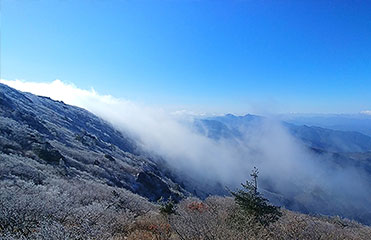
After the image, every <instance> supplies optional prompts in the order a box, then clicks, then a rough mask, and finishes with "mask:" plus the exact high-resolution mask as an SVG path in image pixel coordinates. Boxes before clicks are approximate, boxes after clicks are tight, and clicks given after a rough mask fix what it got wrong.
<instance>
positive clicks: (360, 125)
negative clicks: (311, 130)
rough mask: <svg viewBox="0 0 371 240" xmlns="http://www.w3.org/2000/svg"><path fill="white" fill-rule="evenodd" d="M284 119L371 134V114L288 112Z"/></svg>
mask: <svg viewBox="0 0 371 240" xmlns="http://www.w3.org/2000/svg"><path fill="white" fill-rule="evenodd" d="M279 118H280V119H281V120H282V121H285V122H288V123H292V124H295V125H308V126H318V127H323V128H328V129H332V130H340V131H353V132H354V131H355V132H360V133H362V134H365V135H368V136H371V115H370V114H362V113H360V114H286V115H280V116H279Z"/></svg>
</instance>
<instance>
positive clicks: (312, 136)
mask: <svg viewBox="0 0 371 240" xmlns="http://www.w3.org/2000/svg"><path fill="white" fill-rule="evenodd" d="M263 119H264V117H261V116H256V115H251V114H247V115H245V116H235V115H232V114H227V115H225V116H218V117H210V118H205V119H197V120H196V121H195V127H196V129H197V130H198V131H199V132H200V133H202V134H204V135H207V136H208V137H210V138H213V139H220V138H241V137H242V136H243V135H244V134H245V132H246V131H248V129H249V128H250V127H251V126H258V125H259V124H260V123H261V122H262V121H263ZM282 124H283V125H284V126H285V127H286V128H287V130H288V131H289V132H290V133H291V134H292V135H293V136H295V137H296V138H297V139H299V140H300V141H302V142H303V143H305V144H306V145H307V146H309V147H312V148H317V149H322V150H324V151H328V152H344V153H345V152H368V151H371V137H370V136H367V135H365V134H362V133H359V132H356V131H339V130H333V129H327V128H323V127H317V126H308V125H297V124H292V123H289V122H284V121H283V122H282Z"/></svg>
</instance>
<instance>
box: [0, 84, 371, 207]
mask: <svg viewBox="0 0 371 240" xmlns="http://www.w3.org/2000/svg"><path fill="white" fill-rule="evenodd" d="M0 82H2V83H5V84H7V85H9V86H11V87H14V88H16V89H18V90H21V91H26V92H31V93H33V94H37V95H42V96H48V97H51V98H52V99H54V100H61V101H64V102H65V103H67V104H71V105H75V106H79V107H82V108H85V109H87V110H89V111H91V112H92V113H94V114H96V115H98V116H99V117H101V118H102V119H104V120H106V121H107V122H109V123H111V124H112V125H113V126H114V127H116V128H117V129H118V130H120V131H122V132H124V133H125V134H129V135H130V136H131V137H132V138H134V139H136V140H137V142H138V145H139V146H141V148H142V149H144V150H145V151H146V152H148V153H149V154H153V155H158V156H161V157H162V158H163V159H165V160H166V161H167V162H168V164H169V165H171V166H172V167H174V168H176V169H178V170H180V171H181V172H183V173H185V174H189V175H191V176H192V177H194V178H198V179H202V181H214V182H220V183H221V184H222V185H223V186H228V187H230V188H236V187H238V186H239V183H241V182H244V181H245V180H246V179H249V178H250V176H249V175H250V172H251V170H252V168H253V166H256V167H258V168H259V172H260V182H261V186H262V187H263V188H266V189H268V190H270V191H273V192H276V193H279V194H282V195H284V196H285V197H291V198H295V199H296V200H298V201H301V202H302V203H303V204H307V205H308V206H310V207H312V208H314V209H316V208H318V206H315V205H316V204H317V205H318V204H328V205H334V206H335V205H336V206H338V207H340V208H342V209H343V208H346V209H353V208H356V209H366V210H367V211H370V206H371V202H370V200H369V199H370V196H371V191H370V188H369V183H368V182H367V181H366V180H365V178H364V177H363V175H364V173H363V172H360V170H356V169H354V168H347V169H341V168H336V167H334V165H332V164H331V161H329V160H328V159H326V158H327V156H319V155H315V154H314V153H313V152H311V151H310V150H309V149H307V148H306V147H305V146H304V145H303V144H302V143H301V142H299V141H298V140H297V139H295V138H294V137H292V136H291V135H290V134H289V133H288V132H287V130H286V129H285V128H284V127H283V126H282V125H281V124H280V122H279V121H278V120H275V119H273V118H267V119H266V120H264V121H263V122H262V123H260V124H259V125H258V126H255V125H252V126H251V127H249V128H248V129H244V131H243V132H244V137H243V140H236V139H233V140H231V139H220V140H217V141H216V140H213V139H210V138H207V137H206V136H203V135H201V134H199V133H198V132H196V130H195V129H194V128H193V123H192V121H193V117H192V116H189V115H187V116H184V115H179V114H172V113H169V112H166V111H164V110H163V109H161V108H153V107H148V106H143V105H141V104H137V103H135V102H132V101H128V100H123V99H117V98H114V97H112V96H108V95H106V96H103V95H99V94H98V93H97V92H95V91H94V90H93V89H92V90H84V89H79V88H77V87H76V86H74V85H72V84H66V83H63V82H62V81H60V80H55V81H53V82H51V83H33V82H23V81H18V80H15V81H7V80H1V81H0ZM329 201H331V202H329ZM312 205H313V206H312ZM321 207H322V206H320V207H319V208H321ZM331 208H335V207H332V206H330V207H326V209H331ZM326 211H330V210H326ZM344 211H345V210H344ZM346 211H347V210H346Z"/></svg>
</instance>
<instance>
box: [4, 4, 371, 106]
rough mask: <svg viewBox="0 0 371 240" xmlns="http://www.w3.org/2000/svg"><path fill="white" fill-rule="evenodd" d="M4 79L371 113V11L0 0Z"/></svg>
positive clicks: (184, 102) (131, 94)
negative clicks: (54, 81) (56, 82)
mask: <svg viewBox="0 0 371 240" xmlns="http://www.w3.org/2000/svg"><path fill="white" fill-rule="evenodd" d="M1 78H3V79H23V80H25V81H36V82H50V81H53V80H55V79H60V80H62V81H64V82H71V83H74V84H75V85H76V86H78V87H79V88H84V89H89V88H91V87H93V88H94V89H95V90H96V91H98V92H99V93H100V94H111V95H113V96H116V97H121V98H126V99H130V100H133V101H139V102H142V103H146V104H153V105H159V106H164V107H167V108H174V109H176V108H178V109H183V108H185V109H190V110H195V111H209V112H210V111H212V112H234V113H246V112H249V111H255V112H256V111H272V112H331V113H336V112H338V113H340V112H359V111H363V110H369V109H371V1H248V0H246V1H243V0H240V1H233V0H228V1H227V0H225V1H219V0H214V1H211V0H210V1H207V0H204V1H202V0H198V1H197V0H193V1H192V0H161V1H150V0H147V1H144V0H142V1H140V0H137V1H135V0H127V1H124V0H100V1H99V0H85V1H84V0H79V1H73V0H59V1H57V0H1Z"/></svg>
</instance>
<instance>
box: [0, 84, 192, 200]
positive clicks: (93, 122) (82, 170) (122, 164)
mask: <svg viewBox="0 0 371 240" xmlns="http://www.w3.org/2000/svg"><path fill="white" fill-rule="evenodd" d="M0 158H1V161H0V165H1V168H0V169H1V172H0V178H1V179H11V178H15V177H20V178H22V179H24V180H32V181H34V182H35V183H39V184H42V182H43V179H46V178H47V177H48V176H49V177H50V176H52V177H56V178H81V179H89V180H94V181H97V182H103V183H105V184H107V185H111V186H116V187H120V188H125V189H128V190H131V191H133V192H135V193H138V194H140V195H142V196H145V197H147V198H149V199H150V200H152V201H155V200H157V199H159V198H160V197H164V198H168V197H170V196H172V197H173V198H175V199H179V198H180V197H182V196H183V195H187V194H188V193H187V192H186V191H185V190H184V189H183V188H181V187H179V185H177V184H175V183H174V182H173V180H172V179H171V178H169V177H167V176H165V174H163V173H162V171H160V168H161V167H160V166H159V164H158V163H156V162H154V161H152V160H150V159H149V158H148V157H146V156H145V155H144V154H143V153H142V152H141V151H140V149H138V148H137V146H136V144H135V142H134V141H132V140H131V139H130V138H129V137H128V136H125V135H124V134H122V133H120V132H118V131H117V130H115V129H114V128H113V127H112V126H111V125H109V124H108V123H106V122H105V121H103V120H102V119H100V118H98V117H97V116H95V115H93V114H91V113H90V112H88V111H86V110H84V109H81V108H78V107H74V106H69V105H66V104H64V103H63V102H60V101H54V100H52V99H50V98H46V97H40V96H35V95H32V94H29V93H23V92H19V91H17V90H15V89H12V88H10V87H7V86H5V85H2V84H0Z"/></svg>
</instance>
